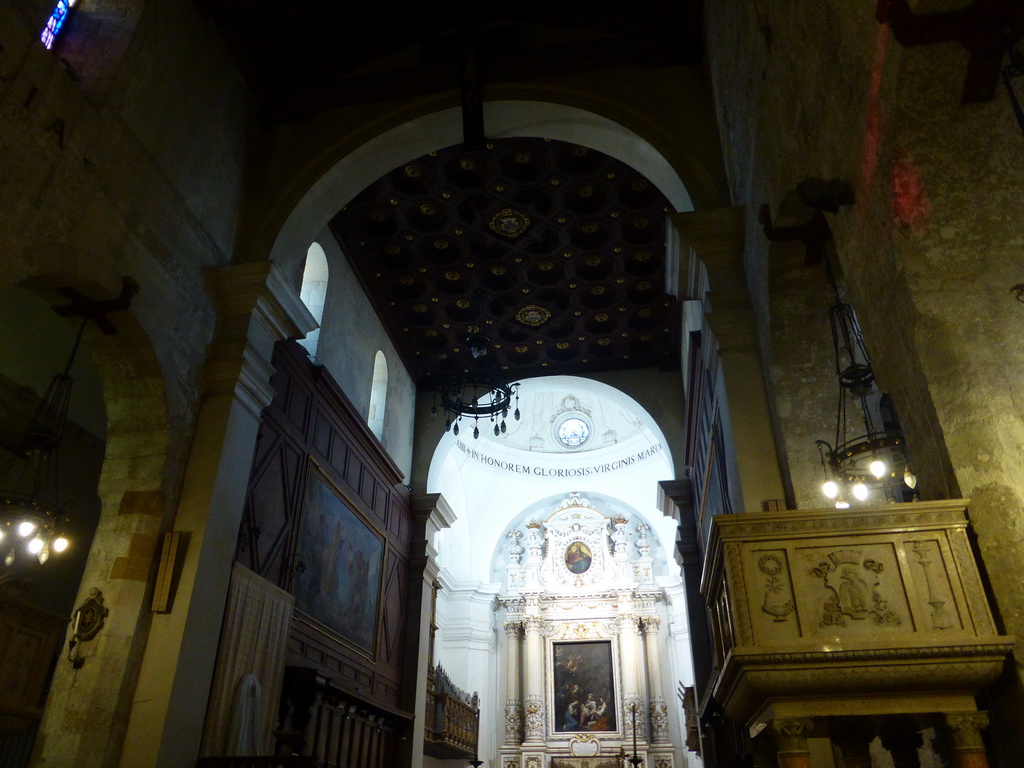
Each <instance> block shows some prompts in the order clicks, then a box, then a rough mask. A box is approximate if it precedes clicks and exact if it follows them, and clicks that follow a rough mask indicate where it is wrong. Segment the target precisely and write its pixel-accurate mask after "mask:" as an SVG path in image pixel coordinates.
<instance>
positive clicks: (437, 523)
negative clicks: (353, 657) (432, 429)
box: [401, 493, 455, 768]
mask: <svg viewBox="0 0 1024 768" xmlns="http://www.w3.org/2000/svg"><path fill="white" fill-rule="evenodd" d="M411 502H412V503H411V506H410V511H411V512H412V534H411V536H410V542H411V546H410V553H409V554H410V556H409V602H408V606H409V608H408V611H407V613H406V617H405V628H406V635H405V636H406V643H405V663H404V665H403V666H404V673H403V674H404V678H405V679H404V680H403V685H402V689H403V691H404V692H405V695H404V697H403V699H402V706H403V707H405V709H406V710H407V711H409V712H412V713H413V716H414V718H413V724H412V730H411V733H410V734H409V737H408V738H407V739H405V740H404V741H402V742H401V745H402V756H401V757H402V764H403V765H408V766H410V768H419V767H420V766H422V765H423V729H424V727H425V724H426V720H427V673H428V671H429V669H428V668H429V666H430V664H431V661H432V659H431V654H432V652H433V627H432V623H431V608H432V606H433V602H434V583H435V581H436V579H437V574H438V572H439V571H440V568H439V566H438V565H437V550H436V549H434V534H436V533H437V532H438V531H440V530H443V529H445V528H448V527H450V526H451V524H452V523H454V522H455V513H454V512H452V509H451V507H449V506H448V502H446V501H445V500H444V497H443V496H442V495H441V494H439V493H432V494H426V495H422V496H413V497H412V499H411Z"/></svg>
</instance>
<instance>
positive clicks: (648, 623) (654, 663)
mask: <svg viewBox="0 0 1024 768" xmlns="http://www.w3.org/2000/svg"><path fill="white" fill-rule="evenodd" d="M660 629H661V619H659V618H657V617H654V616H650V617H647V618H645V619H644V620H643V631H644V642H645V644H646V650H647V686H648V691H649V692H650V702H649V707H648V710H649V715H650V718H651V741H653V742H661V741H668V705H667V704H666V703H665V689H664V686H663V685H662V676H661V651H660V646H659V643H658V631H659V630H660Z"/></svg>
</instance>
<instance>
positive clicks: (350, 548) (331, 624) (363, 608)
mask: <svg viewBox="0 0 1024 768" xmlns="http://www.w3.org/2000/svg"><path fill="white" fill-rule="evenodd" d="M299 558H300V561H301V564H302V566H301V567H300V568H297V569H296V575H295V609H296V611H298V612H299V613H300V614H303V616H301V617H300V618H305V619H307V620H308V623H310V624H312V625H313V626H315V627H318V628H320V629H323V630H326V631H327V632H328V633H329V634H332V635H335V636H337V637H338V638H340V639H341V640H343V641H345V642H346V643H349V644H350V645H353V646H355V647H356V648H358V649H360V650H362V651H364V652H366V653H368V654H371V655H372V653H373V650H374V644H375V643H374V641H375V639H376V633H377V613H378V608H379V603H380V580H381V572H382V570H383V560H384V536H383V535H382V534H381V533H380V532H379V531H377V530H376V529H375V528H374V527H373V526H372V525H370V523H369V522H367V521H366V520H365V519H364V518H363V517H362V515H360V514H359V513H358V512H357V511H356V509H355V507H354V506H353V505H351V504H349V502H348V501H347V500H346V499H345V497H344V496H343V495H342V494H341V492H340V491H338V490H337V489H336V488H335V487H334V486H333V485H331V484H330V483H329V482H328V481H327V479H326V478H325V477H324V476H323V475H322V474H321V472H320V471H319V470H318V469H316V468H315V467H311V468H310V471H309V475H308V481H307V484H306V499H305V503H304V504H303V508H302V527H301V531H300V533H299Z"/></svg>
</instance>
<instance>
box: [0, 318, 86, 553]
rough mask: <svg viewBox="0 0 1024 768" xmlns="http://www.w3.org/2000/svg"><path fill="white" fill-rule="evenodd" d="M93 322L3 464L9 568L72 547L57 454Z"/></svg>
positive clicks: (0, 488)
mask: <svg viewBox="0 0 1024 768" xmlns="http://www.w3.org/2000/svg"><path fill="white" fill-rule="evenodd" d="M87 322H88V318H86V319H85V320H83V321H82V323H81V325H79V328H78V335H77V336H76V337H75V343H74V345H73V346H72V348H71V355H70V357H68V361H67V364H66V365H65V366H64V370H63V372H61V373H58V374H56V375H54V377H53V378H52V379H51V380H50V386H49V387H48V388H47V390H46V394H45V395H43V399H42V401H40V403H39V405H38V406H37V407H36V410H35V413H34V414H33V415H32V420H31V422H30V423H29V427H28V429H27V430H26V431H25V434H24V435H23V436H22V438H21V440H20V441H19V443H18V445H16V446H15V447H14V450H12V451H11V455H10V456H9V457H8V458H7V459H6V461H4V462H3V464H2V465H0V552H4V556H3V563H4V565H6V566H11V565H14V563H15V561H17V560H19V559H20V558H24V557H34V558H35V559H37V560H38V561H39V563H40V564H42V563H45V562H46V561H47V560H48V559H49V557H50V555H51V554H60V553H61V552H63V551H64V550H66V549H67V548H68V545H69V544H70V542H69V541H68V538H67V536H66V535H65V533H64V531H63V530H62V529H63V526H64V525H65V524H66V523H67V521H68V518H67V512H66V509H65V507H64V505H61V503H60V492H59V477H58V460H57V455H58V449H59V447H60V441H61V438H62V437H63V435H64V425H65V424H66V422H67V415H68V404H69V402H70V400H71V387H72V384H73V383H74V382H73V380H72V378H71V366H72V365H74V362H75V356H76V354H77V353H78V346H79V343H80V342H81V340H82V332H83V331H84V330H85V325H86V323H87Z"/></svg>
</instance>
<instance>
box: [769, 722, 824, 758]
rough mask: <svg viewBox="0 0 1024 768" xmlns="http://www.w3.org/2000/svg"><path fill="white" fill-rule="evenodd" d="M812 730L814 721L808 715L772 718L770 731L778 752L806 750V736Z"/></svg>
mask: <svg viewBox="0 0 1024 768" xmlns="http://www.w3.org/2000/svg"><path fill="white" fill-rule="evenodd" d="M812 730H814V721H813V720H811V718H809V717H783V718H777V719H775V720H772V733H774V734H775V742H776V744H777V745H778V751H779V753H780V754H782V753H784V752H807V751H808V748H807V736H808V734H809V733H810V732H811V731H812Z"/></svg>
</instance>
